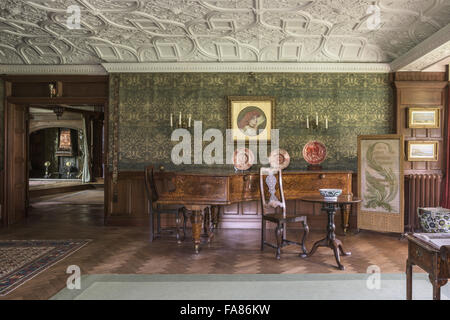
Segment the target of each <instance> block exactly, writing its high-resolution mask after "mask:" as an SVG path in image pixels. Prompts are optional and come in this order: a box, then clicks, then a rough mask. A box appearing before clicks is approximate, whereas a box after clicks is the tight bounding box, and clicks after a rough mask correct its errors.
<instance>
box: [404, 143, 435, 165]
mask: <svg viewBox="0 0 450 320" xmlns="http://www.w3.org/2000/svg"><path fill="white" fill-rule="evenodd" d="M407 151H408V153H407V160H408V161H438V152H439V143H438V142H437V141H408V147H407Z"/></svg>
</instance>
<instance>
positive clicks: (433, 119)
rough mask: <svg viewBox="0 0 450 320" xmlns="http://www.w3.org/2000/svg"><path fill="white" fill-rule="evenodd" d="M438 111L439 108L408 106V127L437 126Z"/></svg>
mask: <svg viewBox="0 0 450 320" xmlns="http://www.w3.org/2000/svg"><path fill="white" fill-rule="evenodd" d="M440 111H441V109H440V108H408V128H411V129H427V128H429V129H433V128H439V127H440Z"/></svg>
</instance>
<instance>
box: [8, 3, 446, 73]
mask: <svg viewBox="0 0 450 320" xmlns="http://www.w3.org/2000/svg"><path fill="white" fill-rule="evenodd" d="M71 5H76V6H78V7H79V8H80V12H81V28H80V29H69V28H68V26H67V23H66V21H67V18H68V17H69V16H70V15H71V14H68V13H67V8H68V7H69V6H71ZM370 5H377V6H378V7H379V8H380V13H381V16H380V23H379V24H378V25H376V26H375V29H374V28H373V27H372V28H370V25H369V24H368V22H369V23H370V22H372V21H373V19H374V17H373V14H372V13H370V12H368V8H369V6H370ZM448 23H450V1H448V0H378V1H365V0H310V1H301V0H278V1H275V0H149V1H144V0H121V1H118V0H34V1H31V0H29V1H26V0H2V1H1V3H0V64H3V65H8V64H14V65H17V64H25V65H27V64H37V65H66V64H68V65H73V64H82V65H95V64H100V63H118V62H126V63H130V62H183V63H186V62H354V63H367V62H370V63H390V62H392V61H393V60H395V59H397V58H399V57H400V56H402V55H404V54H405V53H406V52H408V51H409V50H410V49H412V48H413V47H415V46H416V45H418V44H419V43H421V42H422V41H424V40H425V39H427V38H428V37H430V36H431V35H433V34H434V33H436V32H437V31H439V30H440V29H442V28H443V27H445V26H446V25H447V24H448ZM372 24H373V23H372ZM372 29H374V30H372Z"/></svg>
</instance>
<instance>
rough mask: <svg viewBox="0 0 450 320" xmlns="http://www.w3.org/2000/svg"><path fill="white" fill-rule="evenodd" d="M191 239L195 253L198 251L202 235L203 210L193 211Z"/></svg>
mask: <svg viewBox="0 0 450 320" xmlns="http://www.w3.org/2000/svg"><path fill="white" fill-rule="evenodd" d="M190 219H191V225H192V238H193V240H194V249H195V253H198V252H199V250H200V241H201V240H200V238H201V235H202V224H203V210H193V211H192V214H191V217H190Z"/></svg>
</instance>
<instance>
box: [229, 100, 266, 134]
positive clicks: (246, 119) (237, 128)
mask: <svg viewBox="0 0 450 320" xmlns="http://www.w3.org/2000/svg"><path fill="white" fill-rule="evenodd" d="M274 112H275V98H274V97H263V96H257V97H255V96H230V97H228V119H229V124H228V127H229V128H230V129H233V140H235V141H236V140H246V141H249V140H266V141H270V138H271V137H270V134H271V129H274V125H275V114H274Z"/></svg>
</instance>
